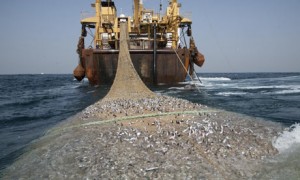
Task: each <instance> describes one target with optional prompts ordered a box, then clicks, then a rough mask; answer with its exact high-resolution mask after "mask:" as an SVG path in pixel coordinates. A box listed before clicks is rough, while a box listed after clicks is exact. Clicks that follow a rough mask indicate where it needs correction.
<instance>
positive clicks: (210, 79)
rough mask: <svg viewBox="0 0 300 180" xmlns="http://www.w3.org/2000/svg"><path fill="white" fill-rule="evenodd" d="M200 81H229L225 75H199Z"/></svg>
mask: <svg viewBox="0 0 300 180" xmlns="http://www.w3.org/2000/svg"><path fill="white" fill-rule="evenodd" d="M200 80H201V81H231V79H230V78H227V77H200Z"/></svg>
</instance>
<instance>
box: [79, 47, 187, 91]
mask: <svg viewBox="0 0 300 180" xmlns="http://www.w3.org/2000/svg"><path fill="white" fill-rule="evenodd" d="M129 53H130V56H131V59H132V62H133V65H134V67H135V69H136V71H137V73H138V74H139V75H140V77H141V79H142V80H143V81H144V82H145V83H146V84H176V83H178V82H183V81H184V80H185V78H186V75H187V72H186V69H188V61H189V59H188V58H187V57H189V54H188V53H189V51H188V50H187V49H177V53H178V56H179V57H180V59H181V62H182V63H181V62H180V61H179V59H178V57H177V54H176V53H175V52H174V50H173V49H160V50H157V52H156V58H154V53H153V50H129ZM118 55H119V50H100V49H83V51H82V65H83V66H84V67H83V68H84V70H85V75H86V77H87V78H88V79H89V82H90V84H92V85H100V84H112V83H113V80H114V77H115V74H116V71H117V65H118ZM154 61H156V62H154ZM184 66H185V68H184Z"/></svg>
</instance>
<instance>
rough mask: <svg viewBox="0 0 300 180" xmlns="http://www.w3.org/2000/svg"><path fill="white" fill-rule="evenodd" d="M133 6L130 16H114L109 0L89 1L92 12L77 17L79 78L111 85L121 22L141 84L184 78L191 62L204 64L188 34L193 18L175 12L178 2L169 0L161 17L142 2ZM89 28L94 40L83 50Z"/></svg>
mask: <svg viewBox="0 0 300 180" xmlns="http://www.w3.org/2000/svg"><path fill="white" fill-rule="evenodd" d="M133 4H134V8H133V17H129V16H125V15H124V14H121V15H120V16H118V15H117V8H116V4H115V2H114V1H112V0H105V1H103V0H102V1H101V0H96V1H95V3H93V4H92V5H91V6H92V7H93V8H94V9H95V14H94V15H93V16H91V17H85V18H83V19H81V36H80V38H79V41H78V45H77V53H78V56H79V63H78V66H77V67H76V68H75V69H74V72H73V74H74V77H75V78H76V79H77V80H78V81H81V80H82V79H83V78H84V77H87V78H88V80H89V83H90V84H92V85H99V84H112V83H113V80H114V77H115V74H116V71H117V64H118V56H119V45H120V42H119V38H120V26H119V25H120V22H124V21H125V22H127V25H128V36H129V42H128V45H129V46H128V47H129V53H130V56H131V59H132V63H133V65H134V67H135V70H136V71H137V73H138V74H139V76H140V78H141V79H142V80H143V82H144V83H145V84H155V85H157V84H176V83H179V82H183V81H185V79H186V77H187V75H188V73H189V74H190V75H191V74H193V73H194V64H196V65H197V66H199V67H201V66H202V65H203V63H204V56H203V55H202V54H201V53H200V52H199V51H198V50H197V47H196V46H195V42H194V39H193V37H192V29H191V25H192V21H191V20H190V19H189V18H187V17H183V16H181V15H180V13H179V10H180V7H181V3H178V2H177V0H170V1H169V5H168V7H167V9H166V13H165V14H164V15H161V13H160V12H159V13H156V12H154V10H151V9H145V8H144V4H143V2H142V0H134V1H133ZM161 10H162V4H161V3H160V11H161ZM88 32H89V34H90V35H91V37H92V38H91V39H92V43H91V46H89V47H87V48H86V47H85V46H86V45H85V41H86V37H87V35H88ZM90 32H93V33H92V34H91V33H90Z"/></svg>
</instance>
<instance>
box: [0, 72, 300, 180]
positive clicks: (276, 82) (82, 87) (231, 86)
mask: <svg viewBox="0 0 300 180" xmlns="http://www.w3.org/2000/svg"><path fill="white" fill-rule="evenodd" d="M198 76H199V80H198V79H197V78H195V79H193V81H189V82H186V83H181V84H179V85H176V86H163V85H162V86H155V87H151V89H152V90H153V91H154V92H156V93H158V94H162V95H169V96H173V97H179V98H183V99H187V100H190V101H192V102H195V103H201V104H205V105H208V106H210V107H215V108H221V109H224V110H228V111H233V112H238V113H242V114H245V115H248V116H252V117H255V118H263V119H265V120H267V121H274V122H278V123H281V124H282V125H284V126H286V127H287V129H286V131H284V132H283V133H282V135H281V136H280V137H279V138H278V139H276V140H274V142H273V143H274V145H275V147H277V148H278V149H279V151H280V152H282V157H280V159H278V161H277V162H278V163H275V164H272V163H271V162H270V163H271V164H270V165H269V166H270V168H267V169H266V174H270V176H271V177H272V173H273V172H278V171H279V170H280V169H281V170H282V169H284V168H282V167H285V168H289V169H292V172H289V173H288V174H289V176H288V177H291V178H292V179H293V178H294V177H297V176H298V175H299V174H297V172H298V171H300V165H299V164H300V153H299V152H300V148H299V144H300V125H298V124H297V123H300V73H200V74H198ZM108 90H109V86H91V85H89V83H88V81H87V80H85V79H84V81H83V82H77V81H76V80H74V78H73V76H72V75H71V74H66V75H45V74H39V75H0V92H1V93H0V137H1V139H0V171H1V170H3V169H4V168H5V167H7V166H9V165H10V164H11V163H12V162H13V161H14V160H15V159H17V158H18V157H19V156H20V155H21V154H22V153H23V152H24V150H25V148H26V146H27V145H28V144H29V143H30V142H31V141H33V140H35V139H37V138H39V137H40V136H42V135H43V134H44V133H45V132H46V131H47V130H48V129H49V128H51V127H53V126H54V125H56V124H57V123H59V122H61V121H63V120H64V119H66V118H68V117H70V116H72V115H75V114H76V113H78V112H80V111H81V110H83V109H84V108H86V107H87V106H89V105H91V104H93V103H94V102H96V101H98V100H99V99H101V98H103V97H104V96H105V94H106V93H107V92H108ZM284 152H289V153H284ZM287 154H288V155H287ZM289 158H292V160H294V159H298V160H297V161H292V160H289ZM279 162H280V163H281V164H280V163H279ZM267 171H268V172H267ZM285 172H286V171H285ZM283 175H285V174H284V173H283ZM283 177H286V175H285V176H283ZM266 178H267V176H266ZM299 178H300V176H299Z"/></svg>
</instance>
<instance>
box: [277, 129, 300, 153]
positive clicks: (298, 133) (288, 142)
mask: <svg viewBox="0 0 300 180" xmlns="http://www.w3.org/2000/svg"><path fill="white" fill-rule="evenodd" d="M299 145H300V124H294V125H292V126H291V127H290V128H288V129H287V130H285V131H283V132H282V133H281V134H280V135H279V136H278V137H277V139H275V140H274V141H273V146H274V147H275V148H276V149H278V151H279V152H280V153H283V152H286V151H287V150H289V149H291V148H292V147H295V146H299Z"/></svg>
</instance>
